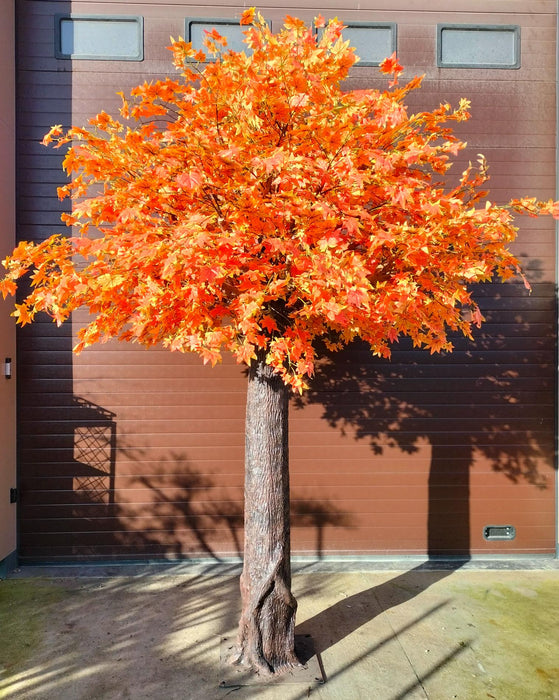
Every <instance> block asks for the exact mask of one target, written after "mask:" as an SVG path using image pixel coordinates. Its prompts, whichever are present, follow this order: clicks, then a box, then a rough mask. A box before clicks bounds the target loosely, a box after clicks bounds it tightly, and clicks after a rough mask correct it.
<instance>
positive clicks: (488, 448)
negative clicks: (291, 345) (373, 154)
mask: <svg viewBox="0 0 559 700" xmlns="http://www.w3.org/2000/svg"><path fill="white" fill-rule="evenodd" d="M277 4H279V3H272V2H268V3H266V2H264V3H260V7H263V8H267V9H265V14H266V15H267V16H268V17H269V18H270V19H279V18H281V17H282V16H283V14H284V13H283V11H282V10H281V9H278V8H277ZM342 4H343V5H344V6H346V7H345V8H344V7H341V5H342ZM302 5H303V6H306V7H308V8H310V9H309V10H308V11H306V12H304V11H302V10H301V11H299V12H298V14H299V15H300V16H304V17H306V18H308V19H311V18H312V17H313V16H314V14H316V13H318V12H320V11H321V12H323V13H324V14H325V15H327V16H328V15H338V16H340V17H341V18H342V19H343V20H345V21H351V20H353V21H356V20H360V21H365V20H367V21H369V20H372V21H384V22H395V23H397V31H398V52H399V56H400V59H401V61H402V62H403V64H404V65H405V66H406V74H405V75H406V76H408V77H411V76H412V75H414V74H416V73H425V75H426V78H425V83H424V85H425V87H424V89H423V90H422V91H421V93H418V94H416V95H415V96H414V98H413V100H414V109H415V108H428V109H430V108H433V107H434V106H435V105H438V104H439V102H441V101H444V100H450V101H451V102H455V103H456V102H457V101H458V99H459V98H460V97H462V96H467V97H470V98H471V99H472V112H473V115H474V116H473V119H472V120H471V121H470V122H469V123H467V124H465V125H462V126H461V128H460V134H461V135H462V136H463V137H464V138H465V139H466V140H467V141H468V142H469V145H470V148H469V150H468V152H467V153H466V154H465V155H464V154H463V155H462V158H461V161H460V162H459V163H458V164H457V166H456V171H457V173H460V172H461V171H462V170H463V166H464V165H465V164H466V162H467V160H468V159H472V160H475V159H476V157H477V153H479V152H483V153H485V154H486V156H487V157H488V159H489V162H490V164H491V173H492V176H493V177H492V197H493V198H494V199H495V200H497V201H501V200H505V199H507V198H509V197H511V196H518V195H520V194H525V193H534V194H535V195H537V196H539V197H542V198H546V197H552V196H553V195H554V189H555V114H554V109H555V106H554V105H555V14H554V13H555V3H554V2H551V1H543V2H539V3H538V4H537V9H534V7H533V3H531V2H529V1H528V0H526V1H523V2H520V1H518V2H514V1H513V2H504V1H498V0H488V2H483V3H482V2H468V3H466V2H464V3H461V5H462V6H463V7H462V9H463V10H465V11H462V12H459V11H457V10H458V9H460V5H459V4H458V3H454V4H453V6H452V7H453V11H447V6H448V3H447V2H439V3H430V10H431V11H429V12H422V11H421V10H420V9H418V4H417V3H415V2H413V0H409V1H408V2H403V1H400V2H391V3H388V2H386V3H383V2H376V3H374V6H375V8H376V9H367V8H368V7H369V8H372V7H373V3H366V2H361V3H359V6H360V8H361V9H359V10H358V9H357V4H356V3H340V2H333V1H331V2H327V3H324V2H321V3H316V2H313V1H312V0H307V2H306V3H302ZM315 5H316V9H315V10H313V7H314V6H315ZM423 5H424V4H423ZM319 6H320V7H319ZM70 11H72V12H74V13H77V14H82V15H87V14H94V15H106V14H111V15H133V14H137V13H140V12H141V13H142V16H143V18H144V32H145V58H144V60H143V61H142V62H125V61H119V62H115V61H91V60H74V61H70V60H64V59H57V58H55V54H54V15H55V14H57V13H59V14H65V13H69V12H70ZM18 12H19V17H18V32H19V44H18V66H19V69H18V86H19V98H18V121H19V137H18V158H19V161H18V211H19V237H20V238H22V239H28V238H33V239H40V238H43V237H45V236H47V235H49V234H51V233H52V232H54V231H56V230H62V226H61V225H60V224H59V215H60V211H61V205H60V203H59V202H58V201H57V199H56V186H57V185H58V184H60V182H61V171H60V168H59V165H60V157H59V155H58V154H57V153H56V151H52V150H50V151H49V150H46V149H44V148H43V147H42V146H40V145H39V141H40V139H41V138H42V136H43V134H44V133H45V131H46V130H47V129H48V128H49V126H50V125H52V124H54V123H63V124H64V125H66V126H69V125H70V124H71V123H73V124H80V123H85V122H86V120H87V118H88V117H89V116H91V115H92V114H94V113H96V112H97V111H99V110H100V109H102V108H104V109H107V110H109V111H110V110H114V111H116V109H117V108H118V105H119V98H118V97H116V95H115V93H116V91H117V90H124V91H127V90H128V89H129V88H131V87H132V86H134V85H135V84H137V83H139V82H141V81H143V80H145V79H150V77H151V76H154V77H155V76H159V75H161V74H165V73H168V72H169V71H171V70H172V67H171V64H170V61H169V56H170V55H169V53H168V52H167V51H166V49H165V48H164V47H165V46H166V45H167V44H168V39H169V36H170V35H173V36H178V35H179V34H182V33H183V32H184V18H185V17H187V16H190V17H193V16H194V17H196V16H204V17H218V16H227V17H235V16H238V14H239V10H238V9H237V8H236V7H235V5H234V4H233V3H230V7H228V3H220V5H219V7H218V6H215V7H213V6H211V5H205V6H203V7H201V6H194V5H193V4H190V5H189V3H186V2H178V1H173V2H151V3H144V4H141V5H138V4H134V3H126V2H121V3H118V2H81V1H79V2H78V1H76V2H73V3H70V2H65V1H59V2H54V1H53V2H48V1H44V0H42V1H38V0H22V1H21V2H19V3H18ZM290 13H291V14H294V12H293V11H292V10H290ZM476 13H477V14H476ZM438 22H452V23H468V24H479V23H481V24H485V25H493V24H497V25H499V24H507V25H510V24H517V25H520V27H521V36H522V54H521V68H520V69H518V70H500V69H483V70H480V69H465V68H460V69H459V68H437V66H436V58H435V39H436V25H437V23H438ZM349 83H350V86H351V87H359V86H365V85H377V84H378V85H380V84H382V82H381V81H379V77H378V72H377V70H376V69H375V68H369V67H356V68H355V69H354V70H353V71H352V77H351V79H350V81H349ZM520 223H521V234H520V237H519V241H518V243H517V244H516V251H517V252H518V254H519V255H520V256H521V257H522V259H523V261H524V265H525V268H526V271H527V273H528V277H529V279H530V281H531V283H532V286H533V292H532V294H531V295H528V294H527V293H526V291H525V289H524V287H523V286H522V284H521V283H512V284H507V285H504V286H503V285H501V286H493V285H485V286H483V287H481V288H479V289H478V291H477V297H478V299H480V300H481V304H482V308H483V312H484V314H485V315H486V317H487V323H486V324H485V325H484V327H483V329H482V330H481V332H479V333H478V334H477V338H476V341H475V342H469V341H466V340H464V339H457V341H456V351H455V352H454V353H453V354H452V355H444V356H433V357H431V356H429V355H428V354H427V353H423V352H420V351H416V350H412V349H411V348H410V347H409V345H408V344H407V343H406V342H402V343H400V344H399V345H396V346H395V348H394V353H393V359H392V361H391V362H383V361H379V360H376V359H373V358H372V357H371V356H370V354H369V353H368V352H367V350H366V348H364V347H361V346H360V345H356V346H355V347H353V348H351V349H349V350H348V351H346V352H344V353H341V354H339V355H337V356H332V357H327V356H325V358H324V361H323V363H322V365H321V368H320V370H319V372H318V374H317V377H316V381H315V383H314V385H313V388H312V390H311V391H310V392H308V393H307V394H306V395H305V396H304V397H303V398H302V399H295V400H294V401H293V406H292V412H291V438H290V440H291V469H292V490H293V494H292V496H293V498H292V501H293V503H292V510H293V549H294V551H295V552H296V553H309V554H319V555H322V554H327V553H369V554H387V553H402V554H403V553H425V552H429V553H431V554H442V553H452V554H457V553H472V554H481V553H519V552H521V553H527V552H535V553H549V552H552V551H554V547H555V537H554V518H555V470H554V443H555V432H554V416H555V396H556V394H555V331H556V329H555V278H554V274H555V273H554V269H555V262H554V259H555V249H554V225H553V223H552V222H551V221H546V220H541V221H539V220H531V219H528V220H522V221H521V222H520ZM80 320H82V319H80V315H79V314H76V316H75V317H74V319H73V324H66V325H65V326H64V327H63V328H62V329H57V328H56V326H55V325H54V324H52V323H50V322H48V321H44V322H40V323H37V324H35V325H33V326H28V327H25V328H24V329H22V330H21V332H20V333H19V354H18V371H19V379H18V381H19V465H20V466H19V468H20V488H21V505H20V555H21V557H22V559H23V560H24V561H30V560H33V561H41V560H42V561H45V560H63V559H110V558H127V559H137V558H142V559H143V558H158V557H189V556H196V555H201V554H204V555H215V556H218V555H225V554H237V553H240V551H241V547H242V508H243V504H242V482H243V446H244V436H243V421H244V401H245V376H244V373H243V370H242V369H241V368H239V367H238V366H237V365H236V364H235V363H234V362H232V361H226V362H225V363H224V364H223V365H221V366H218V367H216V368H215V369H211V368H207V367H204V366H203V365H202V364H201V362H200V360H199V359H198V358H197V357H194V356H192V357H190V356H180V355H177V354H173V353H169V352H167V351H163V350H150V351H146V350H143V349H141V348H138V347H135V346H123V345H119V344H117V343H113V344H107V345H104V346H100V347H95V348H93V349H90V350H88V351H86V352H84V353H83V354H82V355H81V356H80V357H73V356H72V354H71V352H70V349H71V347H72V335H73V334H75V330H76V328H77V327H78V326H79V323H80ZM487 525H512V526H514V527H515V528H516V531H517V534H516V538H515V539H514V540H511V541H500V540H497V541H487V540H485V539H484V537H483V529H484V527H485V526H487Z"/></svg>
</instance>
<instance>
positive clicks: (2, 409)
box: [0, 0, 16, 561]
mask: <svg viewBox="0 0 559 700" xmlns="http://www.w3.org/2000/svg"><path fill="white" fill-rule="evenodd" d="M14 4H15V3H14V2H13V0H4V2H2V3H0V163H2V168H0V212H2V226H1V227H0V256H1V257H2V258H3V257H4V256H5V255H6V253H8V252H9V251H10V250H11V249H12V248H13V245H14V240H15V59H14V52H15V49H14V25H15V18H14ZM6 357H10V358H12V360H15V328H14V322H13V319H12V318H10V316H9V307H8V304H7V303H3V302H0V367H1V368H2V371H1V372H0V561H1V560H2V559H4V558H5V557H7V556H8V555H10V554H12V552H13V551H14V550H15V547H16V506H15V505H14V504H11V503H10V498H9V496H10V488H13V487H15V485H16V467H15V464H16V458H15V379H6V378H5V377H4V372H3V368H4V359H5V358H6Z"/></svg>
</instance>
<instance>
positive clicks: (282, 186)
mask: <svg viewBox="0 0 559 700" xmlns="http://www.w3.org/2000/svg"><path fill="white" fill-rule="evenodd" d="M241 24H245V25H247V26H249V28H248V29H247V31H246V44H247V48H248V51H247V52H241V53H238V52H232V51H227V49H226V48H225V47H224V44H226V42H225V40H223V39H222V38H221V37H220V36H219V34H218V33H217V32H215V31H214V32H212V33H210V34H209V35H208V37H207V40H206V44H207V48H208V51H209V52H210V53H211V54H212V57H213V59H214V60H212V61H210V62H207V63H205V64H200V63H199V62H201V61H204V60H205V58H206V57H205V56H204V54H202V52H200V51H195V50H194V49H193V48H192V46H191V44H189V43H186V42H185V41H183V40H182V39H179V40H178V41H173V44H172V46H171V47H170V48H171V49H172V51H173V55H174V63H175V66H176V67H177V69H178V71H179V73H180V74H181V76H180V78H177V79H172V78H167V79H165V80H161V81H157V82H152V83H144V84H143V85H140V86H139V87H137V88H135V89H134V90H133V91H132V96H131V97H130V98H129V99H127V98H125V97H124V96H123V105H122V109H121V121H119V120H117V119H115V118H113V117H111V116H110V115H108V114H106V113H105V112H101V113H100V114H98V115H97V116H96V117H95V118H93V119H92V120H91V122H90V126H89V127H88V128H78V127H74V128H71V129H70V130H69V131H68V132H63V130H62V129H61V127H60V126H55V127H53V128H52V129H51V130H50V132H49V133H48V134H47V135H46V136H45V138H44V141H43V142H44V143H45V144H48V143H50V142H52V143H54V145H55V147H60V146H63V145H64V144H71V147H70V148H69V150H68V152H67V154H66V157H65V159H64V163H63V166H64V169H65V171H66V172H67V174H68V175H69V176H70V177H71V178H72V179H71V181H70V182H69V184H67V185H66V186H64V187H61V188H60V189H59V196H60V198H61V199H64V198H66V197H69V198H71V199H72V200H73V203H74V204H73V210H72V212H71V213H70V214H64V215H63V217H62V218H63V220H64V221H65V223H66V224H67V225H68V226H72V227H73V233H74V235H72V236H70V237H64V236H62V235H59V234H55V235H53V236H52V237H51V238H49V239H48V240H46V241H44V242H42V243H38V244H34V243H28V242H23V243H20V244H19V246H18V247H17V248H16V249H15V250H14V252H13V253H12V254H11V255H10V256H9V257H8V258H7V259H6V260H5V261H4V266H5V268H6V270H7V273H6V276H5V277H4V279H3V280H2V281H1V282H0V290H1V291H2V293H3V295H4V296H6V295H7V294H13V293H14V292H15V291H16V286H17V285H16V281H17V280H18V278H20V277H21V276H22V275H24V274H25V273H26V272H27V271H30V272H31V283H32V288H31V291H30V292H29V294H28V296H27V297H26V298H25V299H24V300H23V301H22V302H21V303H20V304H17V305H16V310H15V312H14V315H15V316H16V318H17V320H18V322H19V323H21V324H25V323H28V322H30V321H32V320H33V318H34V317H35V314H36V313H37V312H40V311H43V312H46V313H48V314H50V315H51V316H52V317H53V319H54V320H55V321H56V322H57V323H62V322H63V321H64V320H65V319H67V318H68V316H69V315H70V313H71V312H72V311H73V310H75V309H77V308H78V307H80V306H85V307H87V308H88V309H89V311H90V313H91V314H92V320H91V322H90V323H89V324H88V325H86V326H85V327H84V328H83V329H82V330H80V333H79V343H78V345H77V346H76V348H75V349H76V351H80V350H81V349H83V348H85V347H86V346H88V345H91V344H93V343H96V342H98V341H104V340H107V339H109V338H113V337H116V338H120V339H122V340H126V341H136V342H139V343H143V344H144V345H146V346H150V345H154V344H156V343H162V344H163V345H164V346H166V347H168V348H170V349H171V350H179V351H192V352H196V353H198V354H199V355H201V357H202V358H203V359H204V361H205V362H210V363H212V364H213V363H216V362H218V361H219V360H220V359H221V353H222V351H223V350H228V351H231V352H232V353H234V355H235V356H236V357H237V359H238V361H239V362H244V363H250V362H251V361H252V360H253V359H254V358H255V357H256V353H257V352H259V351H265V352H266V361H267V363H269V364H270V365H271V366H273V367H274V368H275V369H276V371H277V372H278V373H279V374H280V375H281V376H282V377H283V379H284V381H285V382H286V383H288V384H291V385H292V386H293V387H294V388H295V389H296V390H302V389H303V388H304V387H305V385H306V380H307V378H308V377H309V376H311V375H312V373H313V366H314V360H315V354H314V348H313V344H314V342H315V340H316V339H319V338H320V339H323V340H324V341H325V342H326V344H327V345H328V346H329V347H330V348H339V347H342V346H343V345H345V344H347V343H349V342H350V341H352V340H353V339H354V338H357V337H359V338H362V339H363V340H365V341H366V342H368V343H369V345H370V347H371V350H372V351H373V353H375V354H377V355H382V356H388V355H389V354H390V345H391V343H393V342H394V341H396V340H397V339H398V337H399V336H401V335H407V336H410V337H411V338H412V339H413V342H414V344H415V345H416V346H420V347H425V348H428V349H430V350H431V351H432V352H436V351H440V350H442V349H447V350H450V349H451V344H450V342H449V340H448V337H447V334H448V332H449V331H461V332H462V333H464V334H465V335H466V336H468V337H471V325H472V323H474V324H476V325H479V324H480V323H481V321H482V316H481V313H480V311H479V308H478V306H477V304H476V303H475V301H474V300H473V299H472V297H471V295H470V291H469V286H470V285H471V283H475V282H483V281H487V280H490V279H492V278H493V277H494V276H495V275H497V276H498V277H500V278H501V279H503V280H505V279H507V278H509V277H511V276H513V275H514V274H516V273H517V272H518V271H519V270H518V262H517V260H516V259H515V257H514V256H513V255H512V254H511V252H510V251H509V249H508V246H509V244H510V243H511V242H512V241H513V240H514V238H515V235H516V228H515V226H514V225H513V214H514V212H515V211H516V212H523V211H525V212H527V213H528V214H532V215H539V214H552V215H554V216H555V217H557V216H558V215H559V205H558V204H557V203H554V202H539V201H536V200H534V199H520V200H514V201H512V202H510V203H509V204H508V205H507V206H498V205H496V204H494V203H490V202H486V201H482V200H484V198H485V197H486V194H487V193H486V192H484V191H483V186H484V184H485V182H486V180H487V178H488V176H487V170H486V165H485V161H484V160H483V158H480V161H479V164H478V166H476V167H470V168H468V169H467V170H466V172H465V173H463V175H462V177H461V178H460V181H459V183H458V184H457V185H456V186H455V187H452V188H446V187H445V186H444V184H442V180H443V176H444V175H445V173H446V171H447V169H448V168H449V167H450V163H451V157H452V156H456V154H457V153H458V151H459V150H461V149H462V148H464V146H465V144H464V143H462V142H460V141H459V140H457V138H456V137H455V136H454V134H453V132H452V130H451V129H450V128H449V122H460V121H463V120H465V119H468V117H469V114H468V107H469V104H468V102H467V101H466V100H461V102H460V104H459V105H458V107H457V108H456V109H454V110H453V109H452V108H451V107H450V106H449V105H448V104H443V105H441V106H440V107H438V108H436V109H434V110H433V111H431V112H421V113H417V114H410V113H409V111H408V109H407V108H406V105H405V98H406V96H407V95H408V93H409V92H410V91H411V90H413V89H416V88H418V87H419V86H420V84H421V79H420V78H414V79H413V80H412V81H411V82H409V83H408V84H407V85H404V86H400V85H399V84H398V77H399V76H400V74H401V72H402V67H401V66H400V65H399V63H398V61H397V59H396V57H395V56H392V57H390V58H388V59H387V60H386V61H385V62H384V63H383V65H382V66H381V70H382V71H383V72H384V73H387V74H391V75H392V82H391V83H390V86H389V87H388V89H387V90H385V91H379V90H376V89H368V90H356V91H344V90H343V81H344V79H345V78H346V76H347V75H348V71H349V69H350V68H351V67H352V66H353V65H354V64H355V62H356V61H357V60H358V59H357V57H356V56H355V54H354V51H353V49H352V48H351V47H350V46H349V44H348V42H346V41H344V39H343V36H342V29H343V25H342V24H341V23H340V22H338V21H330V22H329V23H328V24H327V25H325V23H324V20H323V19H322V18H318V19H317V21H316V26H320V27H323V29H321V33H320V34H319V35H317V34H316V33H315V32H314V31H313V29H312V28H310V27H307V26H305V24H304V23H303V22H301V21H300V20H297V19H295V18H291V17H287V18H286V20H285V24H284V27H283V29H282V30H281V31H280V32H279V33H278V34H272V33H271V31H270V29H269V27H268V26H267V24H266V23H265V21H264V20H263V19H262V17H261V16H260V15H258V14H255V12H254V10H252V9H251V10H247V11H245V12H244V13H243V16H242V20H241ZM465 308H469V309H470V313H467V314H465V313H464V309H465Z"/></svg>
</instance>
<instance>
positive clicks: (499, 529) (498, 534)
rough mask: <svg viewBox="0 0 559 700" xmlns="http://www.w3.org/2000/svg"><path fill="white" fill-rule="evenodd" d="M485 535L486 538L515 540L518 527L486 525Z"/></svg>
mask: <svg viewBox="0 0 559 700" xmlns="http://www.w3.org/2000/svg"><path fill="white" fill-rule="evenodd" d="M483 537H484V539H486V540H514V538H515V537H516V528H515V527H514V526H513V525H486V526H485V527H484V528H483Z"/></svg>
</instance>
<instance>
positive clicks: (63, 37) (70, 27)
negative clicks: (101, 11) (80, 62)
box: [58, 17, 143, 61]
mask: <svg viewBox="0 0 559 700" xmlns="http://www.w3.org/2000/svg"><path fill="white" fill-rule="evenodd" d="M58 56H59V57H60V58H62V57H63V58H89V59H105V60H128V61H140V60H142V58H143V31H142V22H141V21H140V18H137V17H131V18H114V17H111V18H105V17H83V18H82V17H66V18H60V20H59V41H58Z"/></svg>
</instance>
